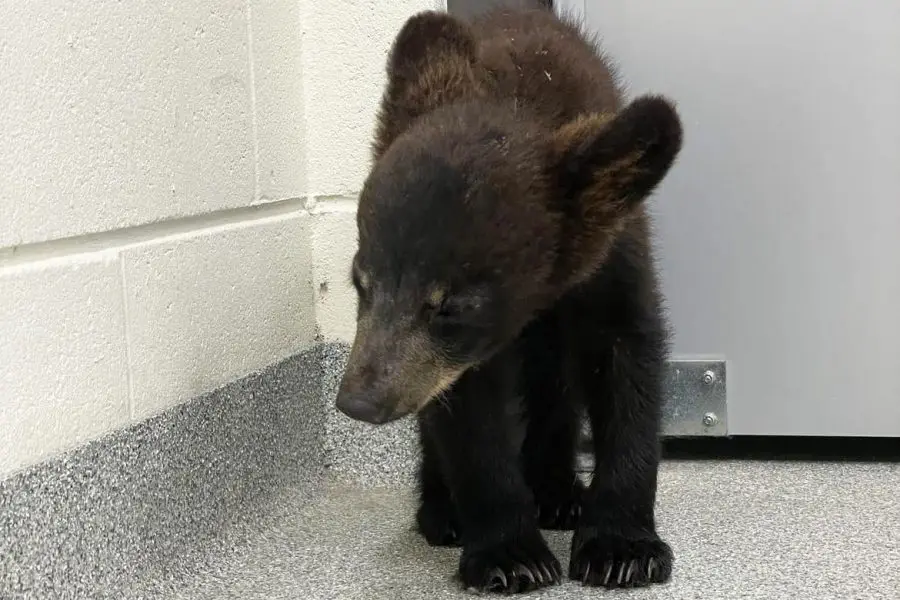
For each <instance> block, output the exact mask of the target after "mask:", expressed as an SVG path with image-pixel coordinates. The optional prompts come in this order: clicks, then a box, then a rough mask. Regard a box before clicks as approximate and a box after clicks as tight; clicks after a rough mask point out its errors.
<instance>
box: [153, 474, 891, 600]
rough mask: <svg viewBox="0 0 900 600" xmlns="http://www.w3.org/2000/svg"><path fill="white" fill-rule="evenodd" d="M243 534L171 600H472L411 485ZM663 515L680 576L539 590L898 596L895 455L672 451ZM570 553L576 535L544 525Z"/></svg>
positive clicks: (676, 596) (328, 504) (288, 513)
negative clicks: (708, 458)
mask: <svg viewBox="0 0 900 600" xmlns="http://www.w3.org/2000/svg"><path fill="white" fill-rule="evenodd" d="M293 506H294V504H293V501H292V498H291V495H290V494H285V495H283V496H281V497H279V498H277V499H275V500H274V505H273V508H274V510H275V511H276V512H277V513H278V518H277V519H275V520H273V521H271V523H273V524H271V525H269V526H267V528H266V529H264V530H260V531H259V532H258V533H257V534H256V535H255V536H253V537H251V539H250V542H249V544H248V545H246V546H244V547H241V548H235V549H233V551H232V552H230V553H229V555H228V556H221V557H218V558H217V559H215V560H213V561H212V563H211V564H212V565H213V570H212V571H210V572H208V573H205V574H203V575H201V576H199V577H197V578H195V579H194V580H192V581H189V582H186V583H184V584H182V585H180V586H179V589H177V590H174V591H173V592H172V593H171V595H170V596H169V597H170V598H172V599H176V598H177V599H179V600H188V599H191V600H194V599H198V600H199V599H231V598H234V599H242V600H249V599H255V598H260V599H262V598H266V599H273V600H274V599H281V598H292V599H294V598H296V599H302V600H307V599H309V600H312V599H344V600H355V599H359V600H382V599H384V600H398V599H403V598H422V599H429V600H430V599H434V600H439V599H443V598H464V597H470V596H469V595H468V594H465V593H463V592H460V591H458V590H457V588H456V584H455V582H454V580H453V578H452V574H453V572H454V569H455V567H456V561H457V558H458V551H456V550H453V549H432V548H430V547H428V546H427V545H426V544H425V543H424V542H423V541H421V540H420V539H419V537H418V536H417V535H416V534H415V533H414V532H413V531H412V507H413V504H412V494H411V492H410V490H409V489H406V488H397V489H385V488H381V489H362V488H349V487H343V486H337V485H332V486H331V487H330V488H329V490H328V492H327V494H326V496H325V498H324V499H323V500H322V501H321V502H319V503H317V504H315V505H313V506H311V507H307V508H305V509H295V508H293ZM659 523H660V529H661V531H662V533H663V535H664V536H665V537H666V538H667V539H668V540H669V542H670V543H671V544H672V546H673V548H674V550H675V553H676V567H675V572H674V575H673V580H672V582H671V583H670V584H669V585H667V586H660V587H656V588H651V589H645V590H636V591H628V592H614V593H612V592H604V591H601V590H592V589H585V588H582V587H581V586H578V585H576V584H573V583H565V584H563V585H562V586H559V587H556V588H554V589H551V590H548V591H543V592H536V593H532V594H529V595H528V596H527V597H528V598H533V599H538V598H541V599H544V598H546V599H557V598H558V599H566V598H602V597H630V598H635V599H648V600H649V599H666V600H680V599H688V598H691V599H694V598H703V599H723V600H732V599H738V598H753V599H760V600H763V599H764V600H780V599H790V600H803V599H807V598H808V599H811V600H812V599H815V600H827V599H832V598H834V599H838V598H840V599H859V600H862V599H866V600H868V599H885V600H898V599H900V465H898V464H869V463H863V464H860V463H856V464H853V463H849V464H848V463H762V462H669V463H666V464H664V466H663V470H662V473H661V480H660V490H659ZM547 537H548V540H549V542H550V543H551V545H552V547H553V548H554V550H555V551H556V552H557V556H558V557H559V558H560V560H561V561H563V564H564V565H565V564H567V561H568V557H569V551H568V543H569V539H570V538H569V534H566V533H556V532H553V533H548V534H547Z"/></svg>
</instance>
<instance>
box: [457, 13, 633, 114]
mask: <svg viewBox="0 0 900 600" xmlns="http://www.w3.org/2000/svg"><path fill="white" fill-rule="evenodd" d="M471 27H472V30H473V32H474V34H475V37H476V40H477V43H478V59H479V63H480V64H481V66H482V67H483V68H485V69H486V70H487V72H488V79H489V81H488V82H487V83H488V87H489V89H490V90H491V92H492V94H493V95H494V96H495V97H496V98H497V99H498V100H501V101H503V100H508V101H510V102H511V104H512V108H513V110H528V111H529V112H532V114H534V115H535V116H536V117H537V118H538V119H540V120H542V121H544V124H545V125H546V126H548V127H558V126H561V125H563V124H564V123H566V122H568V121H570V120H571V119H573V118H575V117H576V116H578V115H580V114H584V113H589V112H615V111H617V110H618V109H619V108H620V106H621V103H622V91H621V89H620V87H619V85H618V81H617V77H616V73H615V70H614V67H613V66H612V64H611V63H610V61H609V60H608V59H607V58H606V57H604V56H603V55H602V53H601V52H600V50H599V48H598V46H597V45H596V44H595V43H594V41H593V40H592V39H590V38H588V37H586V36H585V35H584V34H583V33H582V31H581V29H580V28H579V27H578V25H577V24H575V23H573V22H571V21H570V20H568V19H565V18H562V19H561V18H558V17H557V16H556V15H554V14H553V13H552V12H550V11H545V10H531V11H509V10H503V9H501V10H496V11H491V12H489V13H486V14H484V15H482V16H480V17H476V18H475V19H474V20H473V21H472V22H471Z"/></svg>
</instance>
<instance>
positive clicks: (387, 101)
mask: <svg viewBox="0 0 900 600" xmlns="http://www.w3.org/2000/svg"><path fill="white" fill-rule="evenodd" d="M476 52H477V49H476V43H475V38H474V37H473V35H472V32H471V31H470V30H469V27H468V26H467V25H466V24H465V23H463V22H462V21H460V20H459V19H456V18H454V17H452V16H450V15H449V14H446V13H442V12H437V11H425V12H421V13H419V14H417V15H414V16H412V17H410V19H409V20H408V21H406V24H404V25H403V28H402V29H401V30H400V33H398V34H397V37H396V39H395V40H394V44H393V46H392V47H391V51H390V53H389V55H388V61H387V87H386V89H385V92H384V97H383V98H382V100H381V107H380V110H379V114H378V129H377V132H376V135H375V143H374V145H373V151H374V155H375V159H376V160H377V159H378V158H379V157H380V156H381V155H382V154H383V153H384V151H385V150H386V149H387V147H388V146H390V144H391V142H393V141H394V139H395V138H396V137H397V136H398V135H400V133H402V132H403V131H404V130H405V129H406V128H407V127H408V126H409V125H410V124H411V123H412V122H413V121H414V120H415V119H416V118H417V117H419V116H420V115H422V114H424V113H426V112H428V111H429V110H432V109H434V108H436V107H438V106H440V105H441V104H446V103H448V102H453V101H454V100H457V99H459V98H462V97H464V96H467V95H470V94H471V93H472V92H474V91H475V90H476V89H477V87H478V83H477V81H476V76H475V62H476Z"/></svg>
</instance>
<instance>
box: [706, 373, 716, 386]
mask: <svg viewBox="0 0 900 600" xmlns="http://www.w3.org/2000/svg"><path fill="white" fill-rule="evenodd" d="M715 382H716V374H715V373H714V372H713V371H707V372H705V373H704V374H703V383H704V385H712V384H714V383H715Z"/></svg>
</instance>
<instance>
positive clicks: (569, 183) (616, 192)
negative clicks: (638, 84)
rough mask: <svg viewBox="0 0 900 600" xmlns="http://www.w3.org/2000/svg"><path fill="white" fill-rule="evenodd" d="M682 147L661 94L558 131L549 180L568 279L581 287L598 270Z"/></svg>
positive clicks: (668, 105) (670, 106) (669, 107)
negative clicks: (557, 204)
mask: <svg viewBox="0 0 900 600" xmlns="http://www.w3.org/2000/svg"><path fill="white" fill-rule="evenodd" d="M681 144H682V127H681V120H680V119H679V117H678V113H677V112H676V110H675V107H674V105H673V104H671V103H670V102H669V101H667V100H666V99H664V98H662V97H659V96H642V97H639V98H637V99H636V100H634V101H633V102H632V103H631V104H629V105H628V106H627V107H625V108H624V109H623V110H621V111H620V112H619V113H618V114H606V115H602V114H595V115H588V116H584V117H580V118H578V119H576V120H574V121H572V122H571V123H568V124H566V125H564V126H563V127H561V128H560V129H558V130H557V131H556V132H555V133H554V135H553V138H552V140H551V159H550V162H551V164H550V170H551V174H550V175H551V180H552V181H555V182H556V185H557V190H558V192H557V193H559V194H560V197H561V201H562V203H563V214H564V225H563V230H562V235H563V237H564V239H562V240H560V248H561V251H562V252H561V256H560V259H561V262H562V263H563V264H561V265H560V268H561V269H562V271H563V272H561V273H560V275H561V276H562V278H563V279H565V280H566V281H567V282H569V283H575V282H577V281H580V280H583V279H585V278H587V277H589V276H590V275H591V273H593V272H594V271H595V270H596V268H597V267H598V266H599V265H600V263H601V262H602V261H603V259H604V257H605V255H606V252H607V251H608V250H609V247H610V245H611V242H612V240H613V238H614V237H615V235H616V234H617V233H618V232H619V231H621V230H622V229H623V228H624V226H625V224H626V223H627V221H628V219H629V217H631V216H632V215H633V214H634V213H635V211H636V210H637V209H638V208H639V207H640V206H641V204H642V203H643V201H644V199H645V198H647V197H648V196H649V195H650V194H651V193H652V192H653V190H654V189H655V188H656V186H657V185H658V184H659V183H660V182H661V181H662V179H663V178H664V177H665V176H666V174H667V173H668V171H669V168H670V167H671V166H672V164H673V163H674V162H675V158H676V157H677V155H678V153H679V152H680V150H681Z"/></svg>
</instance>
